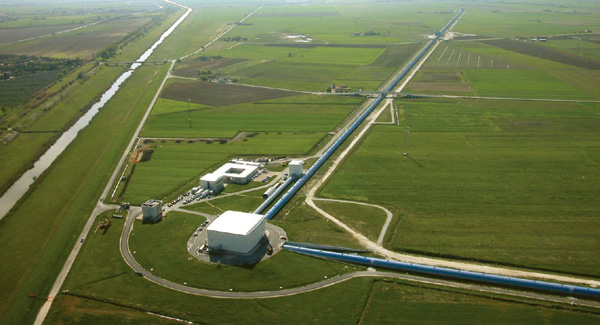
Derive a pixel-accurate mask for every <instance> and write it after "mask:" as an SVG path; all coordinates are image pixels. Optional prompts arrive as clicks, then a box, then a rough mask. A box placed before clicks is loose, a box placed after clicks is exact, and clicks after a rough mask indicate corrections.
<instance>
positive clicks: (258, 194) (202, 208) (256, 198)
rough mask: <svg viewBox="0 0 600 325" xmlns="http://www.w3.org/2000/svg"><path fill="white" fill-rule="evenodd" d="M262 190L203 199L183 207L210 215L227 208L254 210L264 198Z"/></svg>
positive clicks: (241, 187)
mask: <svg viewBox="0 0 600 325" xmlns="http://www.w3.org/2000/svg"><path fill="white" fill-rule="evenodd" d="M253 183H255V184H256V185H258V184H260V185H265V184H263V183H261V182H253ZM255 184H252V183H251V184H247V186H251V185H255ZM260 185H259V186H260ZM230 186H231V184H230V185H227V188H229V187H230ZM247 186H239V187H238V188H237V190H245V189H247V188H249V187H247ZM264 191H265V189H261V190H257V191H255V192H250V193H244V194H243V195H234V196H228V197H223V198H221V199H218V200H211V201H210V202H209V201H205V202H201V203H199V204H194V205H190V206H187V207H185V208H186V209H188V210H192V211H198V212H204V213H208V214H212V215H217V214H221V213H223V212H225V211H228V210H233V211H241V212H253V211H254V210H256V208H258V207H259V206H260V205H261V204H262V203H263V202H264V199H263V198H262V194H263V193H264Z"/></svg>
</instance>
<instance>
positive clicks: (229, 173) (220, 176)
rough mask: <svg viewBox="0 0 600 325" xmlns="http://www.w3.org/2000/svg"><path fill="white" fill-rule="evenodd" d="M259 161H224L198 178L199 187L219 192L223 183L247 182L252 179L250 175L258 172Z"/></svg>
mask: <svg viewBox="0 0 600 325" xmlns="http://www.w3.org/2000/svg"><path fill="white" fill-rule="evenodd" d="M259 169H260V164H259V163H253V162H246V161H237V162H236V163H226V164H225V165H223V166H221V167H219V169H217V170H215V171H214V172H212V173H211V174H206V175H204V176H202V178H200V187H202V189H205V190H213V192H215V193H217V192H220V191H221V190H222V189H223V187H224V185H223V184H224V183H228V184H230V183H236V184H247V183H248V182H250V181H252V177H253V176H254V175H256V174H257V173H258V170H259Z"/></svg>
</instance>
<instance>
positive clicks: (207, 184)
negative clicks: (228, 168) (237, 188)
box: [200, 173, 225, 193]
mask: <svg viewBox="0 0 600 325" xmlns="http://www.w3.org/2000/svg"><path fill="white" fill-rule="evenodd" d="M223 183H224V178H223V175H219V174H217V173H211V174H206V175H204V176H202V178H200V187H202V189H203V190H212V191H213V192H214V193H219V192H221V191H222V190H223V189H224V188H225V185H224V184H223Z"/></svg>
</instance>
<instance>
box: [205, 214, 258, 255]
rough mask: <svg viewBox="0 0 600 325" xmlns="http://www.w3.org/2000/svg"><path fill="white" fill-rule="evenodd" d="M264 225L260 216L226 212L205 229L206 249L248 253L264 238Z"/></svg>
mask: <svg viewBox="0 0 600 325" xmlns="http://www.w3.org/2000/svg"><path fill="white" fill-rule="evenodd" d="M265 224H266V222H265V218H264V216H262V215H260V214H253V213H245V212H237V211H226V212H224V213H223V214H221V215H220V216H219V217H218V218H217V219H216V220H215V221H213V222H212V223H211V224H210V225H209V226H208V228H206V233H207V236H208V247H209V248H210V249H211V250H214V251H229V252H234V253H240V254H246V253H249V252H250V251H251V250H252V249H253V248H254V247H256V245H257V244H258V243H259V242H260V240H261V239H262V238H263V237H264V236H265Z"/></svg>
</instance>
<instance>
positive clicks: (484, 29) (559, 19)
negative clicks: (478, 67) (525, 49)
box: [454, 1, 600, 38]
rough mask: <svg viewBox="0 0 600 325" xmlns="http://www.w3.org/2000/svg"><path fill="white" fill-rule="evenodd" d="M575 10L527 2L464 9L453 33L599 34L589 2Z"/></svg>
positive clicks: (595, 8) (595, 11)
mask: <svg viewBox="0 0 600 325" xmlns="http://www.w3.org/2000/svg"><path fill="white" fill-rule="evenodd" d="M575 6H576V7H574V8H560V7H559V6H555V5H552V4H549V3H544V4H541V3H540V2H537V3H536V1H530V2H529V3H524V2H522V3H513V4H502V5H493V4H492V5H491V6H486V7H478V6H465V10H466V14H465V16H464V18H463V19H461V21H460V22H459V23H458V24H457V25H456V28H455V29H454V31H456V32H461V33H471V34H477V35H481V36H490V37H511V38H515V37H517V36H519V35H523V36H528V37H533V36H538V35H560V34H571V33H582V32H583V31H584V30H585V29H592V30H598V29H600V22H598V19H597V17H598V6H597V5H596V4H595V3H593V2H590V1H577V3H576V4H575Z"/></svg>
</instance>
